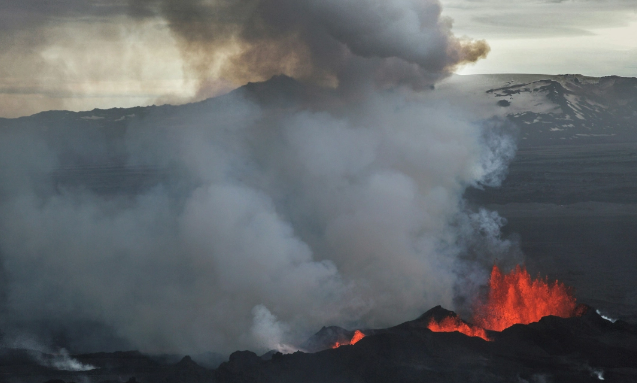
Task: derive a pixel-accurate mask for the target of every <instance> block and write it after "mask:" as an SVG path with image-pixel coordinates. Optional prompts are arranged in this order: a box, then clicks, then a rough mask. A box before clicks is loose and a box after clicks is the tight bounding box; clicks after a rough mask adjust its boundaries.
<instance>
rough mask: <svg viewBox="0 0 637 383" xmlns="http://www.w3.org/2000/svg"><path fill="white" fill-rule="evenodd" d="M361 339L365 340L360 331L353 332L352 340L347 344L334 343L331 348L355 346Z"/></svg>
mask: <svg viewBox="0 0 637 383" xmlns="http://www.w3.org/2000/svg"><path fill="white" fill-rule="evenodd" d="M363 338H365V334H363V333H362V332H361V331H360V330H356V331H354V335H353V336H352V339H351V340H350V341H349V343H340V342H336V343H334V345H333V346H332V348H339V347H341V346H347V345H350V344H356V343H357V342H358V341H359V340H361V339H363Z"/></svg>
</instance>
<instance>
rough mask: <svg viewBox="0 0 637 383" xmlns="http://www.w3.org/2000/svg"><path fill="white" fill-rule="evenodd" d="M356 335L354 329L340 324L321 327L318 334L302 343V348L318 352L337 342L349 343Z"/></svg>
mask: <svg viewBox="0 0 637 383" xmlns="http://www.w3.org/2000/svg"><path fill="white" fill-rule="evenodd" d="M352 336H354V331H349V330H346V329H344V328H342V327H338V326H329V327H323V328H321V329H320V330H319V331H318V332H317V333H316V334H314V335H312V336H311V337H310V338H309V339H308V340H306V341H305V342H304V343H303V344H301V347H300V348H301V350H304V351H307V352H317V351H321V350H326V349H328V348H331V347H332V346H333V345H334V344H335V343H336V342H339V343H340V344H346V343H349V341H350V339H352Z"/></svg>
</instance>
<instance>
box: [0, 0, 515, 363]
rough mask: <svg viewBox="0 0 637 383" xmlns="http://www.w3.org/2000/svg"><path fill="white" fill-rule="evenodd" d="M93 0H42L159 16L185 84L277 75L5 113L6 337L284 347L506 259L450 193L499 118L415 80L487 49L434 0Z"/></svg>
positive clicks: (377, 319)
mask: <svg viewBox="0 0 637 383" xmlns="http://www.w3.org/2000/svg"><path fill="white" fill-rule="evenodd" d="M100 5H102V4H101V3H99V4H97V3H87V4H86V7H81V8H77V9H75V8H72V7H71V8H66V7H63V6H59V7H57V8H55V7H54V8H43V9H50V10H51V11H54V14H55V15H58V16H59V17H69V15H85V16H86V17H88V18H89V19H90V18H94V17H99V16H100V15H102V16H109V15H110V16H113V15H115V16H117V17H125V18H127V20H129V21H131V20H133V21H134V22H136V23H139V24H140V25H142V24H145V23H147V22H157V20H162V21H163V22H164V23H165V25H167V27H168V28H169V30H170V33H171V35H172V37H173V38H174V42H175V44H177V47H178V49H179V51H180V53H181V56H182V60H183V71H184V74H185V76H187V77H188V78H189V79H190V80H191V81H192V82H194V83H196V84H197V87H198V92H197V95H195V96H194V98H195V99H202V98H203V96H205V94H207V93H208V91H207V86H208V85H209V83H210V81H218V80H219V81H221V80H223V81H228V82H230V83H233V84H245V83H246V82H247V81H249V80H265V79H268V78H270V77H271V76H273V75H277V77H273V78H272V79H271V80H270V81H268V82H267V83H261V84H250V85H249V86H247V87H244V88H242V89H240V90H238V91H234V92H232V93H230V94H228V95H226V96H223V97H219V98H216V99H211V100H208V101H204V102H201V103H198V104H190V105H185V106H181V107H171V106H164V107H151V108H133V109H129V110H109V111H97V110H96V111H93V112H88V113H79V114H74V113H70V112H49V113H41V114H39V115H35V116H32V117H28V118H22V119H16V120H5V121H3V125H4V126H3V128H2V132H1V133H0V134H2V140H1V143H0V145H2V148H1V150H0V153H1V154H0V161H1V162H0V165H1V166H0V169H1V170H0V185H2V186H1V189H0V198H1V200H0V228H1V233H2V234H0V251H1V256H2V266H3V269H2V271H3V276H4V278H3V279H2V280H3V282H4V286H3V289H2V292H3V298H4V299H3V301H2V310H3V315H2V329H3V331H4V337H5V340H6V341H7V342H9V341H12V340H13V339H18V338H24V337H28V336H32V337H33V338H34V339H35V340H36V341H38V342H43V343H44V344H46V345H51V346H55V347H60V346H64V347H68V348H70V349H72V350H73V351H87V350H91V351H97V350H105V349H122V348H128V347H131V348H136V349H141V350H144V351H152V352H164V351H180V352H181V351H194V352H200V351H207V350H214V351H221V352H228V351H232V350H235V349H237V348H253V349H254V348H259V347H261V348H264V349H272V348H276V349H281V350H291V349H293V345H294V344H295V343H296V342H298V341H299V340H300V339H304V337H305V336H306V335H307V334H308V332H309V331H312V330H313V329H315V328H316V327H319V326H321V325H323V324H324V323H336V324H340V325H344V326H352V325H359V324H365V325H366V326H382V325H387V324H393V323H396V322H398V321H400V320H404V319H406V318H410V317H412V316H414V315H416V314H417V313H419V312H420V311H422V310H423V308H426V307H429V306H432V305H435V304H438V303H444V304H446V305H447V306H451V305H452V302H455V305H454V307H457V308H459V309H467V308H468V307H469V305H470V302H471V299H473V298H474V297H475V295H476V293H477V291H478V289H479V286H480V284H482V283H483V282H484V281H485V279H486V270H488V267H487V266H488V265H489V264H490V263H491V262H493V260H494V259H495V258H496V257H499V258H500V259H515V258H516V256H519V254H518V253H517V252H516V250H515V249H516V247H515V244H513V243H509V242H507V241H503V240H501V238H500V233H499V228H500V225H501V224H502V221H501V219H500V218H499V217H498V215H497V214H495V213H492V212H488V211H486V210H480V209H468V208H467V207H466V206H465V204H464V203H463V200H462V198H461V196H462V194H463V192H464V190H465V189H466V188H467V187H468V186H470V185H473V186H480V185H497V184H499V183H500V182H501V179H502V177H503V175H504V174H505V171H506V165H507V163H508V161H510V160H511V159H512V158H513V156H514V152H515V142H514V129H513V128H512V127H511V126H510V124H508V123H506V122H505V121H504V120H501V119H498V118H497V117H493V114H494V113H492V112H490V111H486V112H485V111H480V112H479V113H477V112H474V111H475V110H477V109H476V108H472V107H467V106H468V104H467V105H456V104H458V102H456V100H455V99H454V98H453V97H451V98H448V97H437V95H433V93H432V92H431V89H432V88H434V87H435V84H436V83H438V82H439V81H440V80H442V79H444V78H446V77H448V76H449V75H450V74H451V73H452V72H453V71H454V70H455V69H456V68H458V67H459V66H461V65H464V64H467V63H472V62H475V61H476V60H478V59H480V58H484V57H485V56H486V54H487V53H488V51H489V47H488V45H487V44H486V42H484V41H475V40H471V39H470V38H466V37H457V36H455V35H454V34H453V33H452V21H451V20H450V19H448V18H447V17H444V16H442V14H441V12H442V9H441V5H440V3H439V2H438V1H437V0H426V1H421V0H419V1H414V0H400V1H395V2H377V1H372V0H352V1H347V2H341V1H314V0H303V1H288V0H249V1H237V2H234V1H233V2H226V1H219V2H208V1H202V0H189V1H171V0H157V1H153V0H151V1H136V0H131V1H129V2H128V5H127V6H123V3H117V4H115V6H113V7H106V8H103V7H100ZM43 20H45V21H47V22H49V23H53V24H55V23H56V21H55V20H53V19H50V18H44V19H43ZM107 32H108V30H105V31H104V33H107ZM127 33H128V32H127ZM13 37H15V36H13ZM78 38H79V39H80V40H81V38H82V36H78ZM42 44H43V45H44V46H45V47H46V46H49V45H51V44H53V46H55V41H54V40H52V41H49V40H47V39H42V40H41V41H40V40H39V42H38V44H35V45H33V44H31V45H28V46H26V45H25V49H27V50H28V49H31V50H33V51H34V52H39V51H40V50H41V48H42V47H41V45H42ZM124 48H125V47H122V51H121V53H124V52H126V49H124ZM104 56H105V57H104V60H106V61H109V60H110V58H112V57H116V58H118V59H119V57H122V56H124V55H119V54H115V55H104ZM61 60H63V61H64V57H62V58H61ZM89 65H93V64H89ZM94 68H95V73H94V77H95V79H98V78H99V77H100V76H99V74H100V72H101V71H102V69H103V67H102V66H101V65H97V63H96V64H94ZM286 75H287V76H286ZM292 78H294V80H293V79H292ZM182 101H183V100H182ZM486 250H488V251H486ZM460 276H462V277H460Z"/></svg>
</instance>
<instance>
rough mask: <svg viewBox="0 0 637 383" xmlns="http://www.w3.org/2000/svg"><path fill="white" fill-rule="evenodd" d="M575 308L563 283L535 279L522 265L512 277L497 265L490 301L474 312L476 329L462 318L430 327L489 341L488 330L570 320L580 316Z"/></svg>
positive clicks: (448, 319)
mask: <svg viewBox="0 0 637 383" xmlns="http://www.w3.org/2000/svg"><path fill="white" fill-rule="evenodd" d="M575 308H576V303H575V298H574V297H573V295H572V294H571V291H570V289H569V288H568V287H566V286H565V285H564V284H563V283H560V282H558V281H555V282H554V283H549V282H548V279H544V280H542V279H535V280H532V279H531V276H530V275H529V273H528V272H527V271H526V268H525V267H520V266H517V267H516V268H515V270H513V271H511V272H510V273H509V274H502V272H501V271H500V269H499V268H498V267H497V266H495V265H494V266H493V269H492V270H491V278H490V280H489V295H488V297H487V301H486V302H485V303H483V304H481V305H479V306H478V307H477V308H476V309H475V312H474V316H473V322H474V323H475V326H470V325H468V324H466V323H464V322H463V321H462V320H461V319H460V318H458V317H447V318H445V319H443V320H442V321H441V322H436V321H435V320H433V319H432V320H431V322H429V324H428V326H427V327H428V328H429V329H430V330H431V331H435V332H452V331H458V332H461V333H463V334H465V335H469V336H478V337H480V338H482V339H485V340H489V338H488V336H487V334H486V331H485V329H488V330H493V331H502V330H504V329H505V328H508V327H511V326H513V325H514V324H529V323H533V322H537V321H539V320H540V319H542V318H543V317H545V316H548V315H555V316H559V317H562V318H569V317H572V316H575V315H577V312H576V310H575Z"/></svg>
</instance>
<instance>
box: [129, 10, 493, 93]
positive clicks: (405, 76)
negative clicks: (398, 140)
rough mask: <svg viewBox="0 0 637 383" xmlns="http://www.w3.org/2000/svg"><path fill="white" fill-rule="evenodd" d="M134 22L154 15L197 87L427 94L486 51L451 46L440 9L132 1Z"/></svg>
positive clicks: (459, 41)
mask: <svg viewBox="0 0 637 383" xmlns="http://www.w3.org/2000/svg"><path fill="white" fill-rule="evenodd" d="M130 4H131V11H132V15H134V16H137V17H142V18H143V17H144V16H149V15H157V14H160V15H162V16H163V17H165V18H166V20H167V21H168V25H169V28H170V30H171V31H172V32H173V35H174V36H175V38H176V40H177V42H178V45H179V48H180V50H181V53H182V57H183V58H184V60H185V67H186V69H187V71H188V73H190V75H191V76H193V77H194V78H196V79H198V80H199V81H200V83H201V86H202V89H201V92H204V93H205V86H206V80H207V79H209V78H217V77H221V78H224V79H227V80H231V81H234V82H238V83H245V82H247V81H259V80H265V79H267V78H270V77H271V76H273V75H277V74H286V75H289V76H292V77H294V78H297V79H305V80H311V81H313V82H315V83H320V84H329V85H332V86H336V85H342V84H343V83H349V82H352V81H354V82H356V81H360V79H361V78H362V79H364V81H368V80H369V78H370V77H373V78H374V79H375V80H376V82H377V83H379V84H381V85H382V84H395V83H405V84H409V85H410V86H412V87H416V88H422V87H425V86H430V85H432V84H433V83H434V82H435V81H437V80H439V79H440V78H441V77H442V76H445V75H447V74H449V73H451V71H452V70H453V69H454V68H455V67H456V66H458V65H460V64H465V63H471V62H475V61H477V60H478V59H480V58H484V57H486V54H487V53H488V51H489V47H488V45H487V44H486V43H485V42H484V41H473V40H470V39H467V38H458V37H456V36H454V35H453V34H452V32H451V26H452V21H451V20H450V19H448V18H445V17H441V11H442V7H441V5H440V3H439V2H438V0H393V1H382V0H347V1H343V0H328V1H325V0H301V1H299V0H239V1H237V0H216V1H206V0H187V1H183V0H130Z"/></svg>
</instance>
